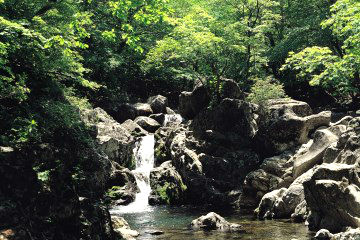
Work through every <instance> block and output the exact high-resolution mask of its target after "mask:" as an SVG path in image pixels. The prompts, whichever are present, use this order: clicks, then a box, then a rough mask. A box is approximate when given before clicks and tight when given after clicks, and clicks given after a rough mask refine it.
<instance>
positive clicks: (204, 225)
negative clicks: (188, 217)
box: [191, 212, 245, 232]
mask: <svg viewBox="0 0 360 240" xmlns="http://www.w3.org/2000/svg"><path fill="white" fill-rule="evenodd" d="M191 227H192V228H193V229H197V230H198V229H203V230H218V231H224V232H245V231H244V229H243V227H242V226H241V225H239V224H235V223H229V222H228V221H226V220H225V219H224V218H223V217H221V216H220V215H219V214H216V213H214V212H210V213H208V214H207V215H204V216H201V217H199V218H197V219H195V220H193V221H192V222H191Z"/></svg>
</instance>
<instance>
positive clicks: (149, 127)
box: [135, 117, 161, 133]
mask: <svg viewBox="0 0 360 240" xmlns="http://www.w3.org/2000/svg"><path fill="white" fill-rule="evenodd" d="M135 123H136V124H138V125H139V126H141V127H142V128H143V129H145V130H146V131H148V132H151V133H154V132H155V131H156V130H157V129H158V128H159V127H161V125H160V123H158V122H157V121H156V120H154V119H152V118H149V117H137V118H136V119H135Z"/></svg>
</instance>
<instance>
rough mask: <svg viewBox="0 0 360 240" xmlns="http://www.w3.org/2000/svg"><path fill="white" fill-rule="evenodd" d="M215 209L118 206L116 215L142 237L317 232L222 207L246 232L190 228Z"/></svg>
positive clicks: (278, 236)
mask: <svg viewBox="0 0 360 240" xmlns="http://www.w3.org/2000/svg"><path fill="white" fill-rule="evenodd" d="M213 210H214V209H206V208H199V207H189V206H182V207H181V206H180V207H173V206H154V207H152V206H150V207H148V211H147V212H136V213H125V214H124V213H119V212H117V211H116V208H115V209H113V211H112V214H120V215H121V216H122V217H124V218H125V219H126V220H127V221H128V223H129V224H130V226H131V227H132V229H135V230H137V231H138V232H139V233H140V236H139V237H138V238H137V239H139V240H145V239H146V240H150V239H151V240H152V239H162V240H165V239H169V240H195V239H206V240H232V239H253V240H291V239H297V240H310V239H311V238H312V236H313V233H311V232H310V231H308V228H307V226H305V225H304V224H303V223H300V224H297V223H290V222H287V221H280V220H265V221H259V220H256V219H254V218H253V217H252V216H251V215H243V214H241V213H237V212H222V211H219V210H217V211H216V210H215V212H217V213H219V214H220V215H221V216H223V217H224V218H225V219H226V220H227V221H230V222H233V223H239V224H241V225H243V226H244V229H245V231H246V233H222V232H216V231H211V232H206V231H193V230H191V229H189V224H190V223H191V221H192V220H194V219H195V218H198V217H200V216H201V215H204V214H207V213H208V212H210V211H213ZM159 230H160V231H163V232H164V234H162V235H158V236H155V235H152V234H151V232H154V231H159Z"/></svg>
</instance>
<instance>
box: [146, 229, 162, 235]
mask: <svg viewBox="0 0 360 240" xmlns="http://www.w3.org/2000/svg"><path fill="white" fill-rule="evenodd" d="M146 233H149V234H151V235H154V236H159V235H163V234H164V231H161V230H153V231H148V232H146Z"/></svg>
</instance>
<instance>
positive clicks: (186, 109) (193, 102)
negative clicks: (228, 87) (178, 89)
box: [179, 85, 210, 119]
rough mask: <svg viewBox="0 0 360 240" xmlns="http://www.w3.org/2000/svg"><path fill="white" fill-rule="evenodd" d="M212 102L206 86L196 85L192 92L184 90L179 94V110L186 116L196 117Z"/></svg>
mask: <svg viewBox="0 0 360 240" xmlns="http://www.w3.org/2000/svg"><path fill="white" fill-rule="evenodd" d="M209 103H210V97H209V93H208V90H207V89H206V87H205V86H203V85H200V86H197V87H195V89H194V90H193V91H192V92H182V93H181V94H180V96H179V112H180V114H181V115H182V116H183V117H185V118H190V119H191V118H193V117H195V116H196V115H197V114H198V113H199V112H200V111H201V110H202V109H204V108H206V107H207V106H208V105H209Z"/></svg>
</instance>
